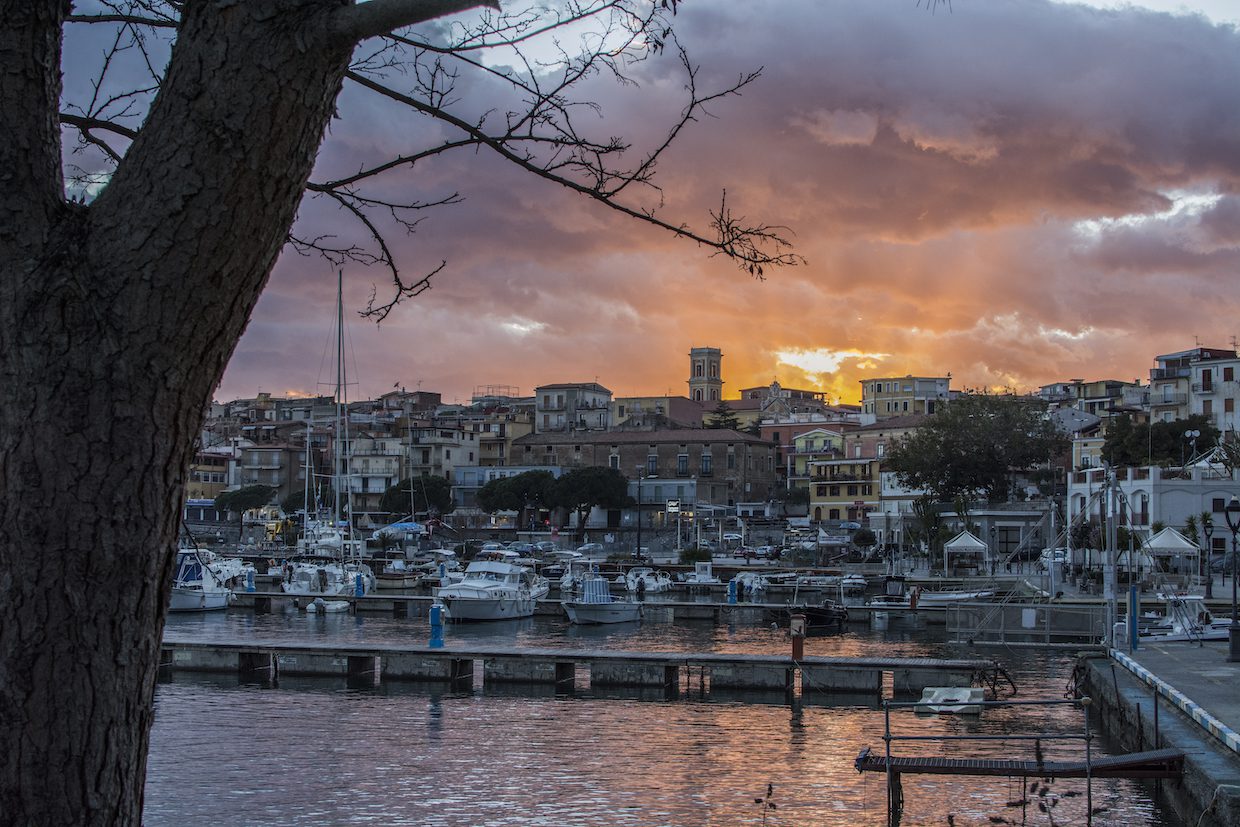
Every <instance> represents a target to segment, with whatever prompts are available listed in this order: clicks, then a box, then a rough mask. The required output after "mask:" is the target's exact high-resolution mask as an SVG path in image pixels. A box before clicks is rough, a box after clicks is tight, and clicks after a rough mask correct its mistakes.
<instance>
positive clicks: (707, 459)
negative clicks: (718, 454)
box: [702, 454, 713, 474]
mask: <svg viewBox="0 0 1240 827" xmlns="http://www.w3.org/2000/svg"><path fill="white" fill-rule="evenodd" d="M712 463H713V460H712V459H711V456H710V454H702V473H703V474H710V473H713V469H712Z"/></svg>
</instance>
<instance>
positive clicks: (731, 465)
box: [728, 451, 736, 471]
mask: <svg viewBox="0 0 1240 827" xmlns="http://www.w3.org/2000/svg"><path fill="white" fill-rule="evenodd" d="M728 470H729V471H734V470H736V454H734V453H732V452H731V451H728Z"/></svg>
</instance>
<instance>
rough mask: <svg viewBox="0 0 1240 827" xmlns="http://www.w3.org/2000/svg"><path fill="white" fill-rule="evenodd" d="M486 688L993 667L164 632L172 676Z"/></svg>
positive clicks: (821, 685) (752, 682)
mask: <svg viewBox="0 0 1240 827" xmlns="http://www.w3.org/2000/svg"><path fill="white" fill-rule="evenodd" d="M475 662H480V663H481V664H482V670H481V671H482V677H483V683H484V685H485V684H487V683H544V684H555V685H557V686H565V687H571V686H572V685H574V684H575V682H576V676H577V669H578V667H583V668H584V669H585V670H588V674H589V681H590V685H591V686H639V687H660V688H663V689H667V690H672V689H678V688H679V686H680V682H681V676H682V674H684V675H685V676H686V680H688V676H689V675H691V674H693V673H696V677H697V679H698V680H699V681H701V682H702V683H703V684H704V683H705V681H706V680H707V679H709V682H710V685H711V686H712V687H715V688H726V689H757V690H782V691H786V692H790V691H793V690H794V688H795V687H796V686H797V683H798V682H797V678H798V677H799V678H800V681H799V685H800V689H801V692H802V694H807V693H809V694H812V693H816V692H828V693H829V692H849V693H866V694H872V695H881V693H882V692H883V689H884V685H885V681H884V677H885V676H886V675H889V676H890V681H891V686H892V690H893V691H894V692H896V693H920V692H921V690H922V689H923V688H925V687H926V686H969V685H971V684H972V683H973V681H974V679H975V678H976V677H978V676H980V675H983V674H985V673H986V672H987V671H989V670H993V669H994V663H993V661H988V660H977V659H944V658H885V657H858V658H849V657H829V656H812V657H805V658H802V659H801V660H799V661H794V660H792V658H791V657H789V656H788V655H773V654H725V653H714V652H643V651H618V650H611V649H607V650H601V649H587V650H573V649H552V648H529V649H525V648H523V649H512V648H493V647H478V646H460V645H455V646H450V647H442V648H431V647H430V646H409V645H405V644H396V643H318V642H297V643H278V642H264V641H242V640H201V639H183V638H178V637H176V636H175V635H169V636H165V638H164V641H163V645H162V647H161V656H160V666H161V668H163V669H169V670H173V671H176V670H184V671H200V672H225V673H235V674H239V675H242V676H248V677H251V678H254V679H259V680H276V679H278V677H279V676H280V675H282V674H283V675H326V676H337V677H347V678H364V679H367V680H372V681H373V682H375V683H379V682H380V681H381V680H415V681H417V680H422V681H447V682H451V683H453V684H458V685H460V684H465V685H468V686H469V687H472V685H473V678H474V664H475Z"/></svg>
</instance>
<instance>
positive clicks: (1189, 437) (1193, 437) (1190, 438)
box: [1180, 430, 1201, 468]
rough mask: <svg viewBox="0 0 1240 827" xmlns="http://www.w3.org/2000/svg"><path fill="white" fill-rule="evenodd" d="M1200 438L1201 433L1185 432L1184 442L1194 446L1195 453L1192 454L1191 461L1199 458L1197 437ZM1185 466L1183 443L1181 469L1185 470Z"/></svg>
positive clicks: (1195, 431)
mask: <svg viewBox="0 0 1240 827" xmlns="http://www.w3.org/2000/svg"><path fill="white" fill-rule="evenodd" d="M1199 436H1201V431H1197V430H1193V431H1185V432H1184V441H1185V442H1188V443H1191V444H1192V446H1193V453H1192V456H1191V457H1190V459H1193V458H1196V456H1197V437H1199ZM1184 465H1185V461H1184V445H1183V443H1181V444H1180V467H1181V468H1183V467H1184Z"/></svg>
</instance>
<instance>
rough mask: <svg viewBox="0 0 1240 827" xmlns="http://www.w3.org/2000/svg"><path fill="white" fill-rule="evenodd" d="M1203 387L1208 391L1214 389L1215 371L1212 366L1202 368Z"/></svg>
mask: <svg viewBox="0 0 1240 827" xmlns="http://www.w3.org/2000/svg"><path fill="white" fill-rule="evenodd" d="M1201 389H1202V390H1203V391H1206V392H1207V393H1208V392H1210V391H1212V390H1214V371H1213V370H1212V369H1211V368H1202V369H1201Z"/></svg>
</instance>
